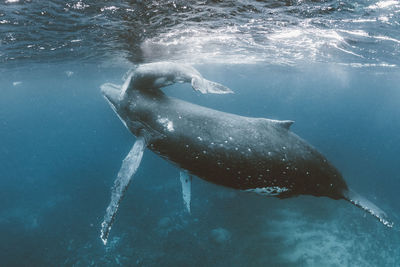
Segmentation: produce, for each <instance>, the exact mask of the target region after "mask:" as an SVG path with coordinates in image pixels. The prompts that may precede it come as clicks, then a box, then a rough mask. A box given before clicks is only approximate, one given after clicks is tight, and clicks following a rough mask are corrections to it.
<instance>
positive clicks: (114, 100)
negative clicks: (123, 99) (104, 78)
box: [101, 83, 121, 112]
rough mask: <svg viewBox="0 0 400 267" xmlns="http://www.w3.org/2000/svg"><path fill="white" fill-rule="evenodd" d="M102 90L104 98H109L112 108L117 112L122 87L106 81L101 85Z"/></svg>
mask: <svg viewBox="0 0 400 267" xmlns="http://www.w3.org/2000/svg"><path fill="white" fill-rule="evenodd" d="M101 92H102V93H103V96H104V98H105V99H107V101H108V103H109V104H110V106H111V107H112V109H113V110H114V111H115V112H117V109H118V106H119V102H120V94H121V90H120V87H119V86H118V85H115V84H112V83H105V84H103V85H102V86H101Z"/></svg>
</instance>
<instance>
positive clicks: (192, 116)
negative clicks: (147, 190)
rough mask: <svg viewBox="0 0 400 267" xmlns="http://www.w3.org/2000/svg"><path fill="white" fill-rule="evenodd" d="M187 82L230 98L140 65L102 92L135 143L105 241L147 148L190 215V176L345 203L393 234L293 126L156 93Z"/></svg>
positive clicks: (190, 76) (174, 72)
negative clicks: (167, 166) (168, 173)
mask: <svg viewBox="0 0 400 267" xmlns="http://www.w3.org/2000/svg"><path fill="white" fill-rule="evenodd" d="M175 82H187V83H191V85H192V87H193V89H194V90H196V91H199V92H201V93H232V91H231V90H230V89H229V88H227V87H225V86H223V85H220V84H218V83H215V82H211V81H208V80H206V79H204V78H203V77H202V76H201V75H200V73H199V72H198V71H197V70H195V69H194V68H192V67H188V66H186V65H178V64H176V63H169V62H161V63H150V64H144V65H141V66H139V67H137V68H136V69H134V70H133V71H132V72H130V74H129V76H128V78H127V79H126V81H125V83H124V84H123V85H122V86H118V85H113V84H109V83H107V84H104V85H102V87H101V89H102V93H103V95H104V97H105V98H106V100H107V101H108V102H109V104H110V106H111V107H112V109H113V110H114V111H115V113H116V114H117V115H118V116H119V118H120V119H121V121H122V122H123V123H124V125H125V126H126V127H127V128H128V129H129V131H130V132H131V133H132V134H133V135H135V136H136V137H137V139H136V142H135V144H134V146H133V148H132V149H131V151H130V152H129V154H128V155H127V157H126V158H125V159H124V161H123V163H122V166H121V169H120V171H119V173H118V177H117V179H116V180H115V183H114V186H113V188H112V196H111V202H110V204H109V206H108V208H107V211H106V215H105V217H104V221H103V223H102V228H101V236H100V237H101V239H102V240H103V242H104V244H106V242H107V238H108V235H109V232H110V230H111V225H112V223H113V221H114V219H115V215H116V212H117V209H118V205H119V203H120V201H121V199H122V197H123V194H124V192H125V190H126V189H127V187H128V185H129V183H130V180H131V178H132V176H133V175H134V173H135V171H136V170H137V168H138V167H139V164H140V161H141V158H142V155H143V151H144V150H145V149H146V148H148V149H150V150H151V151H153V152H154V153H156V154H158V155H160V156H161V157H162V158H164V159H166V160H168V161H169V162H171V163H173V164H174V165H176V166H177V167H178V168H180V169H181V173H180V180H181V184H182V193H183V201H184V205H185V207H186V209H187V211H188V212H190V191H191V180H192V176H196V177H199V178H202V179H204V180H207V181H209V182H212V183H215V184H218V185H222V186H226V187H230V188H235V189H240V190H244V191H249V192H255V193H258V194H261V195H266V196H275V197H278V198H288V197H294V196H298V195H312V196H316V197H329V198H332V199H335V200H339V199H344V200H347V201H349V202H350V203H352V204H354V205H356V206H357V207H359V208H361V209H363V210H365V211H367V212H368V213H370V214H371V215H373V216H374V217H376V218H377V219H378V220H379V221H380V222H381V223H383V224H384V225H386V226H388V227H392V226H393V223H392V222H391V221H389V220H388V219H387V216H386V214H385V212H384V211H382V210H381V209H380V208H378V207H377V206H375V205H374V204H373V203H372V202H370V201H368V200H367V199H365V198H363V197H362V196H360V195H359V194H357V193H356V192H354V191H353V190H351V189H350V188H349V187H348V186H347V184H346V182H345V180H344V178H343V177H342V175H341V173H340V172H339V171H338V170H337V169H336V168H335V167H334V166H333V165H332V164H331V163H330V162H329V161H328V160H327V159H326V158H325V157H324V156H323V155H322V154H321V153H319V152H318V151H317V150H316V149H315V148H314V147H313V146H311V145H310V144H308V143H307V142H306V141H304V140H303V139H302V138H300V137H299V136H297V135H296V134H295V133H293V132H292V131H291V130H290V127H291V125H292V124H293V121H289V120H283V121H280V120H272V119H267V118H251V117H244V116H240V115H235V114H231V113H226V112H222V111H217V110H214V109H210V108H206V107H203V106H199V105H196V104H193V103H189V102H186V101H183V100H180V99H176V98H172V97H169V96H167V95H165V94H164V93H163V92H162V91H161V90H160V88H162V87H164V86H167V85H170V84H172V83H175Z"/></svg>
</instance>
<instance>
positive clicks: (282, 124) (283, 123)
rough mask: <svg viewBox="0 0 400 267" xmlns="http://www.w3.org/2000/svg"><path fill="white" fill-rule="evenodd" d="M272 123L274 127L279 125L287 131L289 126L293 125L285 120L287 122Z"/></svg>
mask: <svg viewBox="0 0 400 267" xmlns="http://www.w3.org/2000/svg"><path fill="white" fill-rule="evenodd" d="M274 122H275V123H276V125H279V126H280V127H282V128H285V129H286V130H289V129H290V126H292V124H293V123H294V121H289V120H287V121H278V120H276V121H274Z"/></svg>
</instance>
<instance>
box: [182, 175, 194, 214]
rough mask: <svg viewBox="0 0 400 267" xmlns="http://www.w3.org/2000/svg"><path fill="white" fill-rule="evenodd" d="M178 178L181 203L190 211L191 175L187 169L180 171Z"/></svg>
mask: <svg viewBox="0 0 400 267" xmlns="http://www.w3.org/2000/svg"><path fill="white" fill-rule="evenodd" d="M180 180H181V184H182V197H183V203H184V204H185V207H186V209H187V211H188V212H189V213H190V197H191V186H192V176H191V175H190V174H189V173H188V172H187V171H181V172H180Z"/></svg>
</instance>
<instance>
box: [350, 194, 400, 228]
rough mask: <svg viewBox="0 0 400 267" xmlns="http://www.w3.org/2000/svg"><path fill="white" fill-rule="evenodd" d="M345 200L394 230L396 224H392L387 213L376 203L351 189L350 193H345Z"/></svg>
mask: <svg viewBox="0 0 400 267" xmlns="http://www.w3.org/2000/svg"><path fill="white" fill-rule="evenodd" d="M343 196H344V199H346V200H347V201H349V202H350V203H352V204H354V205H355V206H357V207H359V208H361V209H363V210H365V211H366V212H368V213H370V214H371V215H372V216H374V217H375V218H377V219H378V220H379V221H380V222H381V223H382V224H383V225H385V226H387V227H389V228H392V227H393V225H394V223H393V222H391V221H390V220H389V219H388V217H387V215H386V213H385V212H384V211H383V210H381V209H380V208H378V207H377V206H376V205H375V204H374V203H372V202H371V201H369V200H367V199H365V198H364V197H362V196H360V195H359V194H357V193H356V192H354V191H353V190H351V189H349V190H348V191H345V192H343Z"/></svg>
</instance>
